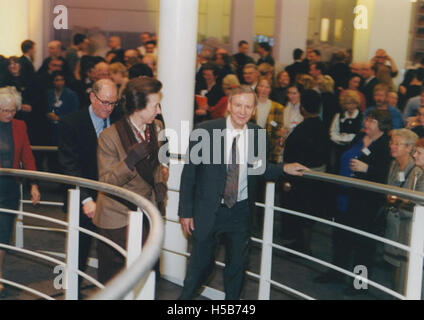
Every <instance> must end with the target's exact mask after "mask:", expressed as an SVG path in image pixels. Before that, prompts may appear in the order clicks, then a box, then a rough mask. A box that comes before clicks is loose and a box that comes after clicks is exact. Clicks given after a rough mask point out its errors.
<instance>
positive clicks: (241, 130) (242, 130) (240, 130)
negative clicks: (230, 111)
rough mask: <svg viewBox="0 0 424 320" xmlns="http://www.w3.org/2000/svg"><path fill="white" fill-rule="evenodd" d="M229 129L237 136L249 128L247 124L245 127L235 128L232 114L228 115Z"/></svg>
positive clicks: (232, 134)
mask: <svg viewBox="0 0 424 320" xmlns="http://www.w3.org/2000/svg"><path fill="white" fill-rule="evenodd" d="M227 130H228V132H229V133H230V134H231V136H233V137H235V136H237V135H241V134H243V133H244V132H245V131H246V130H247V124H245V125H244V127H243V129H235V128H234V126H233V123H232V122H231V115H229V116H228V117H227Z"/></svg>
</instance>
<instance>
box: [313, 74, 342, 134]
mask: <svg viewBox="0 0 424 320" xmlns="http://www.w3.org/2000/svg"><path fill="white" fill-rule="evenodd" d="M318 89H319V91H320V92H321V99H322V109H321V114H322V122H323V123H324V126H325V127H326V129H327V131H328V130H329V129H330V126H331V121H332V120H333V118H334V115H335V114H336V113H337V112H339V111H340V107H339V104H338V101H337V97H336V95H335V94H334V80H333V78H331V77H330V76H329V75H323V76H321V77H320V78H319V81H318Z"/></svg>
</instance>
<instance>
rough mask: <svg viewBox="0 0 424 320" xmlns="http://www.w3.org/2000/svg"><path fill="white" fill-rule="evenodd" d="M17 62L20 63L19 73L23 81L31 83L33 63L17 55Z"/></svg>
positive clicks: (33, 69) (33, 73)
mask: <svg viewBox="0 0 424 320" xmlns="http://www.w3.org/2000/svg"><path fill="white" fill-rule="evenodd" d="M19 63H20V64H21V75H22V76H23V78H24V80H25V82H27V83H31V82H32V81H33V78H34V75H35V68H34V65H33V64H32V62H31V61H29V60H28V58H27V57H25V56H21V57H19Z"/></svg>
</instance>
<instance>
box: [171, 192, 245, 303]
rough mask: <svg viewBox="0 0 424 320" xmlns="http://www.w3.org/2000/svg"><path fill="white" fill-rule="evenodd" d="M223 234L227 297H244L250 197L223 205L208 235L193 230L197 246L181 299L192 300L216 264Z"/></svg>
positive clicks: (194, 247)
mask: <svg viewBox="0 0 424 320" xmlns="http://www.w3.org/2000/svg"><path fill="white" fill-rule="evenodd" d="M221 236H224V239H225V269H224V288H225V299H226V300H238V299H240V295H241V291H242V288H243V282H244V277H245V271H246V266H247V261H248V250H249V242H250V215H249V204H248V201H247V200H245V201H241V202H239V203H237V204H236V205H235V206H234V207H232V208H231V209H229V208H227V207H225V206H221V207H220V208H219V209H218V212H217V214H216V218H215V223H214V226H213V229H212V231H211V232H210V233H209V235H208V236H206V237H204V236H202V237H199V235H196V232H195V231H194V233H193V248H192V252H191V257H190V261H189V265H188V268H187V274H186V278H185V280H184V288H183V291H182V293H181V295H180V297H179V299H180V300H191V299H193V298H194V296H195V295H196V293H197V291H198V290H199V289H200V287H201V286H202V284H203V283H204V281H206V279H207V277H208V276H209V275H210V273H211V271H212V269H213V266H214V264H215V263H214V260H215V259H214V253H215V249H216V245H217V243H218V242H219V239H220V237H221Z"/></svg>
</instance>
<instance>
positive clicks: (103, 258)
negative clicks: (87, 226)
mask: <svg viewBox="0 0 424 320" xmlns="http://www.w3.org/2000/svg"><path fill="white" fill-rule="evenodd" d="M98 230H99V234H100V235H102V236H103V237H105V238H108V239H109V240H111V241H113V242H115V243H116V244H117V245H119V246H120V247H122V248H124V249H126V244H127V227H123V228H119V229H101V228H98ZM97 256H98V259H99V269H98V280H99V281H100V282H101V283H103V284H106V283H107V282H108V281H109V280H110V279H112V278H113V277H114V276H115V275H116V274H117V273H118V272H119V271H121V270H122V268H124V266H125V258H124V257H123V256H122V255H121V254H120V253H119V252H117V251H116V250H115V249H113V248H112V247H111V246H109V245H108V244H106V243H104V242H103V241H98V243H97Z"/></svg>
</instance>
